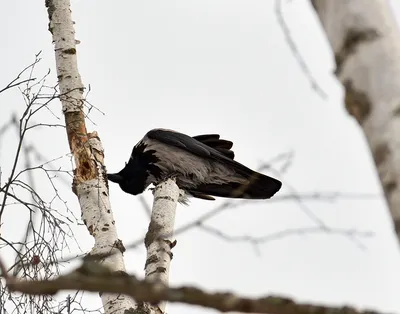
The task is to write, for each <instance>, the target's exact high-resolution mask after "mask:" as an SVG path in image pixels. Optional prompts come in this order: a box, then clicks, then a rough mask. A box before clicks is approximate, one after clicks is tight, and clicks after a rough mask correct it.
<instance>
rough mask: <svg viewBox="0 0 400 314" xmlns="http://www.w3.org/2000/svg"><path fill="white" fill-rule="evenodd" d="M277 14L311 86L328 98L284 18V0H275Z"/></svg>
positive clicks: (288, 42) (321, 95)
mask: <svg viewBox="0 0 400 314" xmlns="http://www.w3.org/2000/svg"><path fill="white" fill-rule="evenodd" d="M275 14H276V18H277V20H278V23H279V25H280V27H281V29H282V31H283V34H284V35H285V39H286V42H287V44H288V46H289V48H290V50H291V51H292V53H293V55H294V57H295V59H296V60H297V62H298V64H299V66H300V69H301V70H302V71H303V73H304V75H305V76H306V77H307V79H308V80H309V81H310V83H311V87H312V89H313V90H315V92H316V93H317V94H318V95H319V96H320V97H321V98H322V99H326V98H327V97H328V95H327V94H326V93H325V91H324V90H323V89H322V88H321V87H320V86H319V84H318V83H317V81H316V80H315V78H314V76H313V75H312V73H311V71H310V69H309V68H308V66H307V64H306V62H305V61H304V58H303V56H302V55H301V54H300V51H299V49H298V48H297V45H296V43H295V42H294V40H293V37H292V35H291V33H290V29H289V27H288V25H287V24H286V21H285V19H284V18H283V13H282V0H275Z"/></svg>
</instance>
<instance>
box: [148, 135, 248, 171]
mask: <svg viewBox="0 0 400 314" xmlns="http://www.w3.org/2000/svg"><path fill="white" fill-rule="evenodd" d="M147 137H148V138H150V139H153V140H157V141H160V142H162V143H164V144H167V145H172V146H175V147H179V148H181V149H184V150H186V151H187V152H190V153H192V154H194V155H197V156H199V157H202V158H206V159H211V160H214V161H217V162H220V163H223V164H226V165H227V166H230V167H232V168H234V169H235V170H236V171H237V172H238V173H240V174H243V175H246V176H247V175H248V174H249V173H253V171H252V170H251V169H249V168H247V167H246V166H244V165H242V164H240V163H238V162H236V161H234V160H233V159H231V158H229V157H227V156H225V155H224V154H223V153H221V152H219V151H218V150H217V149H214V148H212V147H210V146H208V145H206V144H204V143H202V142H200V141H198V140H196V139H195V138H193V137H190V136H189V135H186V134H183V133H179V132H175V131H171V130H165V129H154V130H151V131H149V132H148V133H147Z"/></svg>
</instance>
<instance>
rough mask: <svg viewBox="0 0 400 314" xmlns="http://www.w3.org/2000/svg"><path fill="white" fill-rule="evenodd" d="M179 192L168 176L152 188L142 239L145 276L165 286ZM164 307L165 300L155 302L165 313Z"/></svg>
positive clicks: (173, 243)
mask: <svg viewBox="0 0 400 314" xmlns="http://www.w3.org/2000/svg"><path fill="white" fill-rule="evenodd" d="M179 192H180V190H179V187H178V186H177V185H176V183H175V181H174V180H172V179H167V180H166V181H164V182H162V183H160V184H158V185H157V186H156V187H155V191H154V201H153V209H152V212H151V221H150V225H149V229H148V231H147V234H146V238H145V245H146V248H147V259H146V265H145V274H146V279H147V280H150V281H159V282H162V283H164V284H166V285H168V278H169V266H170V263H171V260H172V252H171V249H172V248H173V247H174V245H175V242H173V239H172V237H173V232H174V224H175V211H176V206H177V203H178V199H179ZM165 307H166V303H165V302H161V303H160V304H159V305H158V308H159V310H160V311H161V312H162V313H165Z"/></svg>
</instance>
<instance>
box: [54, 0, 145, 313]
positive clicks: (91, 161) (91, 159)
mask: <svg viewBox="0 0 400 314" xmlns="http://www.w3.org/2000/svg"><path fill="white" fill-rule="evenodd" d="M46 7H47V8H48V16H49V21H50V24H49V30H50V32H51V33H52V35H53V42H54V44H55V57H56V67H57V78H58V81H59V86H60V94H61V97H60V99H61V102H62V110H63V112H64V117H65V123H66V130H67V135H68V141H69V145H70V149H71V152H72V154H73V155H74V160H75V165H76V169H75V171H74V174H75V176H74V182H73V190H74V192H75V193H76V194H77V196H78V199H79V203H80V206H81V211H82V218H83V221H84V223H85V225H86V226H87V228H88V230H89V232H90V234H91V235H92V236H93V237H94V240H95V244H94V247H93V249H92V252H91V255H94V254H105V256H103V258H102V259H101V262H102V263H103V264H105V265H106V266H108V268H109V269H110V270H111V271H113V272H125V265H124V261H123V255H122V253H123V251H124V248H123V245H122V243H121V241H120V240H119V239H118V235H117V230H116V227H115V221H114V218H113V214H112V211H111V206H110V201H109V197H108V185H107V181H106V179H105V167H104V160H103V158H104V153H103V148H102V145H101V142H100V139H99V137H98V136H97V133H96V132H94V133H90V134H88V133H87V131H86V125H85V118H84V114H83V112H82V107H83V96H82V94H83V91H84V87H83V84H82V81H81V78H80V75H79V71H78V65H77V58H76V40H75V31H74V28H73V22H72V18H71V10H70V1H69V0H46ZM101 299H102V302H103V306H104V312H105V313H106V314H108V313H113V314H119V313H120V314H122V313H125V311H127V310H134V309H136V308H137V305H136V304H135V302H134V301H133V299H131V298H129V297H126V296H124V295H118V297H117V295H112V294H106V293H103V294H102V295H101Z"/></svg>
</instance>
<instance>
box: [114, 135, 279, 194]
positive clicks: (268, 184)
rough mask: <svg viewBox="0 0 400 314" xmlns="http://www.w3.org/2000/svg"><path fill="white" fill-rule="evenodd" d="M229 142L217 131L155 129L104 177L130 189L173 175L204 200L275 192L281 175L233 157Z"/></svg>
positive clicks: (134, 190) (138, 189) (135, 190)
mask: <svg viewBox="0 0 400 314" xmlns="http://www.w3.org/2000/svg"><path fill="white" fill-rule="evenodd" d="M232 145H233V143H232V142H231V141H227V140H223V139H220V136H219V135H218V134H205V135H198V136H193V137H191V136H188V135H185V134H182V133H179V132H175V131H172V130H166V129H154V130H151V131H149V132H148V133H147V134H146V135H145V136H144V137H143V139H142V140H140V141H139V143H137V144H136V146H135V147H134V148H133V150H132V154H131V156H130V158H129V161H128V162H127V163H126V164H125V167H124V168H123V169H122V170H121V171H120V172H118V173H114V174H108V175H107V177H108V180H110V181H112V182H115V183H118V184H119V186H120V187H121V189H122V190H123V191H124V192H126V193H129V194H133V195H137V194H140V193H142V192H143V191H144V190H145V189H146V188H147V187H148V186H149V185H150V184H152V183H153V184H155V185H156V184H158V183H159V182H161V181H163V180H165V179H166V178H168V177H173V178H175V180H176V183H177V185H178V186H179V188H180V189H182V190H184V191H185V193H186V194H189V195H191V196H193V197H196V198H201V199H206V200H214V198H213V197H212V196H218V197H229V198H245V199H267V198H270V197H272V196H273V195H274V194H275V193H276V192H278V191H279V189H280V188H281V186H282V183H281V182H280V181H278V180H276V179H274V178H271V177H269V176H266V175H263V174H261V173H258V172H255V171H253V170H251V169H249V168H247V167H245V166H244V165H242V164H240V163H238V162H237V161H235V160H233V159H234V156H235V155H234V152H233V151H232V150H231V148H232Z"/></svg>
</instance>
